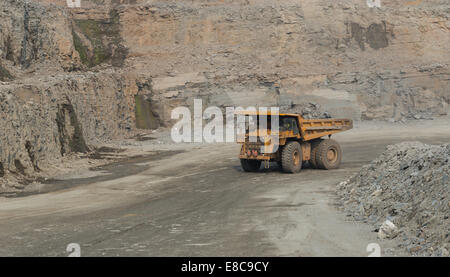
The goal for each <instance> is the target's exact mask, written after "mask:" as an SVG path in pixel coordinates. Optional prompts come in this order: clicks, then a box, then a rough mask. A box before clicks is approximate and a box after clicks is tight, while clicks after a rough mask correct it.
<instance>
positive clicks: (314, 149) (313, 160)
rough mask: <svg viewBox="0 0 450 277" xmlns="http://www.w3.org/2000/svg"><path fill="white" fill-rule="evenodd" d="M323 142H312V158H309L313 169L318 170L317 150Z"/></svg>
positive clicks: (318, 140) (316, 140) (317, 140)
mask: <svg viewBox="0 0 450 277" xmlns="http://www.w3.org/2000/svg"><path fill="white" fill-rule="evenodd" d="M322 141H323V139H315V140H314V141H312V142H311V156H310V158H309V165H310V166H311V168H318V166H317V158H316V155H317V148H318V146H319V144H320V143H321V142H322Z"/></svg>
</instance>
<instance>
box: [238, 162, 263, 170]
mask: <svg viewBox="0 0 450 277" xmlns="http://www.w3.org/2000/svg"><path fill="white" fill-rule="evenodd" d="M241 166H242V169H244V171H245V172H258V171H259V168H260V167H261V161H258V160H247V159H241Z"/></svg>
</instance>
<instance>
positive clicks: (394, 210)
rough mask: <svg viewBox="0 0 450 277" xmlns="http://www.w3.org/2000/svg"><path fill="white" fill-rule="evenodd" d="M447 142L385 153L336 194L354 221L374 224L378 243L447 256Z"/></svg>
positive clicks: (449, 227) (406, 146)
mask: <svg viewBox="0 0 450 277" xmlns="http://www.w3.org/2000/svg"><path fill="white" fill-rule="evenodd" d="M449 159H450V144H444V145H427V144H423V143H420V142H404V143H400V144H396V145H391V146H388V147H387V149H386V151H385V152H384V153H383V154H382V155H381V156H380V157H378V158H377V159H376V160H374V161H373V162H372V163H370V164H369V165H366V166H364V167H363V168H362V169H361V170H360V172H358V173H357V174H355V175H354V176H352V177H351V178H350V179H349V180H347V181H345V182H342V183H340V184H339V186H338V188H337V193H338V195H339V197H340V201H341V202H342V204H343V209H344V211H345V212H347V213H348V214H350V215H352V216H353V217H354V219H356V220H362V221H365V222H369V223H371V224H373V225H375V226H376V229H375V230H376V231H377V232H378V237H379V238H380V239H393V238H397V239H399V246H400V247H402V248H404V249H406V250H407V251H408V252H409V253H410V254H411V255H414V256H449V249H450V244H449V242H450V238H449V230H450V220H449V215H450V202H449V200H450V197H449V189H450V188H449V184H450V181H449V175H450V164H449Z"/></svg>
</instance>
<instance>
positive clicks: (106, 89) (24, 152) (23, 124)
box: [0, 73, 139, 175]
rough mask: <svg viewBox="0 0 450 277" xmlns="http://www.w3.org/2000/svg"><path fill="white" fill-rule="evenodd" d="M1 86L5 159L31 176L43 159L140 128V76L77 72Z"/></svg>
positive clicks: (0, 151)
mask: <svg viewBox="0 0 450 277" xmlns="http://www.w3.org/2000/svg"><path fill="white" fill-rule="evenodd" d="M23 82H24V84H12V85H4V86H2V87H1V88H0V130H1V132H0V142H1V143H0V164H1V168H3V170H5V169H7V170H8V171H11V172H15V173H22V174H25V175H32V174H33V172H34V171H38V170H39V167H40V165H41V164H42V163H46V162H47V161H49V160H50V161H51V160H52V159H53V158H57V157H60V156H62V155H65V154H68V153H71V152H87V151H88V150H89V145H92V144H93V143H99V142H104V141H105V140H108V139H113V138H121V137H123V136H124V135H126V134H127V133H129V132H130V131H131V130H133V129H134V124H135V123H134V122H135V119H134V96H135V95H136V94H137V93H138V91H139V89H138V87H137V85H136V79H135V78H134V77H132V76H127V75H125V74H114V73H111V74H107V73H100V74H71V75H66V76H57V77H54V78H48V79H46V80H44V82H35V81H32V80H24V81H23Z"/></svg>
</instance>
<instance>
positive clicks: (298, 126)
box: [237, 112, 353, 173]
mask: <svg viewBox="0 0 450 277" xmlns="http://www.w3.org/2000/svg"><path fill="white" fill-rule="evenodd" d="M237 115H238V116H239V115H244V116H249V117H252V118H257V119H256V120H254V121H253V124H254V125H256V126H253V128H250V127H249V126H248V124H247V127H246V131H245V135H241V137H240V138H238V143H241V144H242V148H241V152H240V154H239V159H240V160H241V165H242V168H243V169H244V171H247V172H256V171H258V170H259V169H260V167H261V164H262V163H263V162H264V164H265V167H269V162H271V161H274V162H277V163H278V165H279V166H280V167H281V168H282V169H283V171H284V172H287V173H297V172H299V171H300V170H301V169H302V166H303V165H304V164H305V163H307V162H308V163H309V164H310V166H311V167H312V168H318V169H327V170H329V169H336V168H338V167H339V165H340V163H341V160H342V150H341V147H340V146H339V144H338V143H337V142H336V141H335V140H332V139H331V135H333V134H336V133H339V132H343V131H346V130H349V129H351V128H353V121H352V120H351V119H334V118H329V119H304V118H303V117H302V116H301V115H299V114H280V113H274V114H272V113H271V112H264V113H262V112H240V113H237ZM274 116H277V117H278V122H279V124H278V131H275V129H276V128H273V129H274V130H271V127H270V125H271V122H272V117H273V119H274V120H276V118H277V117H274ZM261 118H265V121H266V122H267V124H265V125H264V124H261V123H260V121H261V120H260V119H261ZM275 122H276V121H275ZM323 137H326V139H323ZM274 138H276V139H274Z"/></svg>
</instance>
